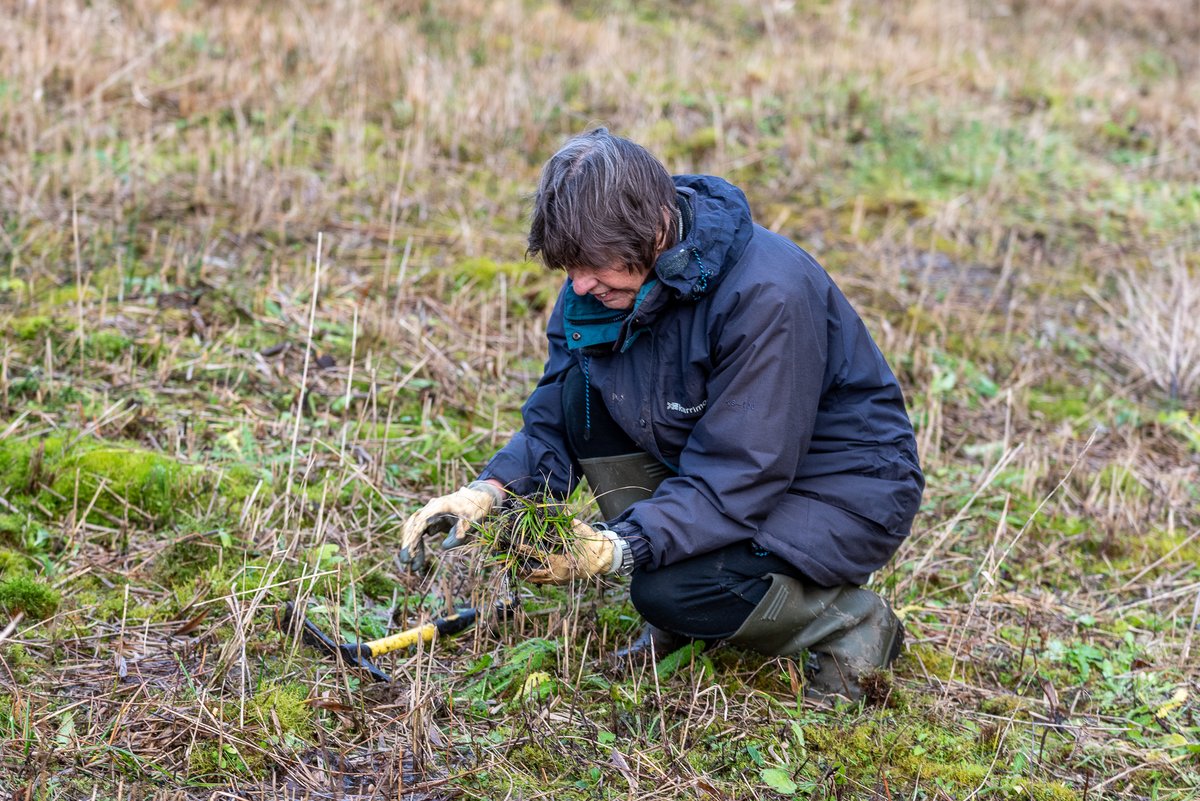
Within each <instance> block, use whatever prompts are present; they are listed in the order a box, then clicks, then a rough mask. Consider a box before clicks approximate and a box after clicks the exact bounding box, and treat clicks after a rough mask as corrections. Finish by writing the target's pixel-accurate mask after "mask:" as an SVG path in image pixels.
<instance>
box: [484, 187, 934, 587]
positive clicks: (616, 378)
mask: <svg viewBox="0 0 1200 801" xmlns="http://www.w3.org/2000/svg"><path fill="white" fill-rule="evenodd" d="M675 183H676V187H677V189H678V194H679V207H680V210H681V212H682V214H683V221H684V226H683V230H684V236H683V237H682V239H681V241H680V242H679V244H678V245H676V246H675V247H674V248H671V249H670V250H668V251H667V252H665V253H663V254H662V256H661V257H660V258H659V259H658V261H657V263H656V264H655V268H654V274H653V275H652V276H651V280H650V281H648V283H647V284H646V286H645V287H643V290H642V293H641V295H640V296H639V298H638V300H637V302H636V305H635V306H634V308H633V310H632V311H624V312H614V311H612V310H609V309H606V308H605V307H604V306H603V305H602V304H600V303H599V302H598V301H596V300H595V299H594V298H592V297H590V296H584V297H582V298H581V297H578V296H576V295H575V294H574V292H573V291H572V289H571V286H570V282H569V281H568V283H567V285H566V286H564V288H563V291H562V293H560V295H559V298H558V302H557V303H556V305H555V308H554V311H553V313H552V315H551V318H550V322H549V325H548V329H547V335H548V338H549V342H550V355H549V359H548V360H547V362H546V369H545V374H544V375H543V377H542V379H541V381H539V382H538V385H537V388H536V389H535V390H534V391H533V393H532V394H531V396H530V397H529V399H528V401H527V402H526V403H525V405H524V406H523V407H522V415H523V417H524V428H523V429H522V431H521V432H519V433H518V434H517V435H516V436H514V437H513V439H512V440H511V441H510V442H509V443H508V445H506V446H505V447H504V448H503V449H502V450H501V451H500V452H499V453H497V454H496V456H495V457H493V458H492V460H491V461H490V462H489V463H488V465H487V467H486V468H485V469H484V471H483V473H482V475H481V478H494V479H497V480H499V481H500V482H502V483H503V484H504V485H505V486H506V487H508V489H509V490H510V491H511V492H514V493H516V494H519V495H531V494H534V493H537V492H544V491H547V490H548V491H549V492H551V493H552V494H554V495H557V496H562V495H565V494H567V493H569V492H570V491H571V490H572V489H573V488H574V486H575V484H576V483H577V482H578V480H579V478H580V477H581V475H582V474H581V471H580V468H579V465H578V463H576V462H574V461H573V460H572V457H571V455H570V453H569V450H568V447H567V445H566V434H565V430H564V420H563V417H564V415H563V398H562V387H563V379H564V377H565V375H566V373H567V371H568V369H570V367H571V366H572V365H574V364H579V365H580V366H581V367H582V368H583V370H584V375H586V376H587V377H588V380H589V382H590V384H591V385H592V386H594V387H596V388H597V389H598V390H599V392H600V395H601V397H602V398H603V399H604V403H605V406H606V407H607V408H608V411H609V413H610V414H611V415H612V417H613V419H614V420H615V421H616V423H617V424H618V425H619V426H620V427H621V428H622V429H624V430H625V432H626V433H628V434H629V436H630V437H631V438H632V439H633V441H634V442H636V443H637V444H638V445H639V446H641V447H642V448H644V449H645V450H646V451H647V452H649V453H650V454H652V455H653V456H655V457H656V458H657V459H659V460H660V461H662V462H663V463H664V464H666V465H668V466H670V467H671V468H672V470H673V473H674V474H673V475H671V476H670V477H668V478H667V479H666V480H665V481H664V482H663V483H662V485H661V486H660V487H659V488H658V490H657V491H656V492H655V493H654V495H653V497H651V498H649V499H647V500H644V501H640V502H638V503H636V504H634V505H633V506H631V507H630V508H629V509H628V510H627V511H626V512H624V513H623V514H622V515H621V516H620V517H618V518H617V519H616V520H614V521H609V523H610V527H611V528H613V529H614V530H616V531H617V532H618V533H620V534H621V535H623V536H627V537H629V538H630V539H631V541H632V542H633V550H634V554H635V558H636V559H637V562H638V564H639V566H640V567H641V568H642V569H647V570H653V569H655V568H657V567H660V566H662V565H668V564H672V563H674V562H679V561H681V560H684V559H687V558H689V557H691V556H695V555H698V554H701V553H705V552H707V551H711V550H714V549H716V548H720V547H722V546H725V545H728V544H731V543H734V542H737V541H740V540H751V541H753V542H754V543H755V544H757V545H758V546H759V547H761V548H765V549H767V550H770V551H772V552H774V553H776V554H777V555H779V556H781V557H782V558H784V559H785V560H787V561H788V562H790V563H791V564H794V565H795V566H796V567H798V568H799V569H800V570H801V571H803V572H804V573H805V574H806V575H807V576H809V577H810V578H811V579H812V580H814V581H815V582H817V583H819V584H824V585H835V584H842V583H856V584H859V583H863V582H864V581H865V580H866V579H867V576H868V575H869V574H870V573H871V572H872V571H874V570H876V569H878V568H880V567H882V566H883V564H884V563H886V562H887V560H888V559H889V558H890V557H891V555H892V554H893V553H894V552H895V550H896V548H897V547H899V544H900V542H901V540H902V539H903V538H904V537H905V536H907V535H908V533H909V530H910V528H911V525H912V520H913V517H914V516H915V514H916V512H917V508H918V506H919V505H920V501H921V492H922V489H923V487H924V479H923V477H922V475H921V470H920V466H919V463H918V461H917V451H916V442H915V438H914V436H913V430H912V425H911V423H910V422H909V419H908V415H907V413H906V411H905V408H904V399H903V397H902V395H901V392H900V387H899V385H898V384H897V382H896V378H895V376H894V375H893V374H892V371H891V369H890V368H889V367H888V365H887V363H886V362H885V360H884V358H883V355H882V354H881V353H880V351H879V349H878V348H877V347H876V345H875V343H874V341H873V340H872V339H871V336H870V334H869V333H868V332H867V329H866V327H865V326H864V325H863V322H862V320H861V319H860V318H859V316H858V314H857V313H855V311H854V310H853V309H852V308H851V307H850V304H849V303H848V302H847V300H846V298H845V297H844V296H843V295H842V293H841V291H840V290H839V289H838V288H837V286H835V285H834V283H833V281H832V279H830V277H829V275H828V274H827V273H826V272H825V271H824V269H822V268H821V266H820V265H819V264H818V263H817V262H816V261H815V260H814V259H813V258H812V257H811V256H810V255H808V254H807V253H805V252H804V251H803V250H801V249H800V248H799V247H797V246H796V245H795V244H793V243H792V242H790V241H789V240H787V239H786V238H784V237H782V236H779V235H777V234H774V233H772V232H770V231H768V230H766V229H765V228H762V227H761V226H758V225H756V224H755V223H754V222H753V221H752V219H751V217H750V209H749V206H748V205H747V203H746V198H745V196H744V195H743V194H742V192H741V191H740V190H739V189H737V188H736V187H734V186H733V185H731V184H729V183H727V182H725V181H723V180H721V179H719V178H713V177H711V176H695V175H685V176H676V178H675Z"/></svg>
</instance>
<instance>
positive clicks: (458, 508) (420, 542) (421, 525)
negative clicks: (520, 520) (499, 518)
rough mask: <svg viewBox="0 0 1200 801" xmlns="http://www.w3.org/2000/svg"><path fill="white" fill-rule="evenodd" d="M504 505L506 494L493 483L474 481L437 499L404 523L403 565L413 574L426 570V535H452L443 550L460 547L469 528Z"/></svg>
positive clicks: (401, 543) (401, 552) (401, 554)
mask: <svg viewBox="0 0 1200 801" xmlns="http://www.w3.org/2000/svg"><path fill="white" fill-rule="evenodd" d="M503 502H504V490H503V489H501V488H500V486H499V485H497V484H493V483H492V482H490V481H472V482H471V483H470V484H468V485H467V486H465V487H463V488H462V489H460V490H458V491H457V492H452V493H450V494H449V495H443V496H441V497H440V498H434V499H433V500H431V501H430V502H429V503H427V504H425V506H424V508H423V509H421V511H419V512H416V513H415V514H413V515H411V516H410V517H409V518H408V520H406V521H404V530H403V532H402V533H401V535H400V563H401V564H409V563H410V562H411V563H412V566H413V569H414V570H420V569H422V568H423V567H424V566H425V543H424V537H425V535H426V534H431V533H441V532H445V531H449V532H450V536H448V537H446V542H445V543H444V545H443V547H453V546H455V545H460V544H461V543H462V541H463V539H464V535H465V533H466V530H467V528H469V527H470V525H471V524H472V523H478V522H480V521H481V520H483V519H484V518H485V517H487V516H488V515H489V514H490V513H491V512H492V510H493V509H495V508H496V507H497V506H500V505H501V504H502V503H503Z"/></svg>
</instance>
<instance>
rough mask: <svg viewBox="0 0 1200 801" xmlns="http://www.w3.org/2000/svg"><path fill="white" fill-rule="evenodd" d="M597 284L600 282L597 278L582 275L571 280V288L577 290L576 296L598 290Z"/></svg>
mask: <svg viewBox="0 0 1200 801" xmlns="http://www.w3.org/2000/svg"><path fill="white" fill-rule="evenodd" d="M597 283H599V282H598V281H596V279H595V278H592V277H590V276H583V275H581V276H579V277H578V278H573V279H571V288H572V289H574V290H575V294H576V295H586V294H588V293H589V292H591V291H592V290H593V289H595V288H596V284H597Z"/></svg>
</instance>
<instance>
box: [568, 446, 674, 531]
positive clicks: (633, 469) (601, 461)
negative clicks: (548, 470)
mask: <svg viewBox="0 0 1200 801" xmlns="http://www.w3.org/2000/svg"><path fill="white" fill-rule="evenodd" d="M579 466H580V467H582V468H583V475H584V476H585V477H587V480H588V485H589V486H590V487H591V488H592V494H593V495H595V496H596V504H597V505H598V506H599V507H600V516H601V517H603V518H604V519H605V520H612V519H613V518H614V517H616V516H617V515H619V514H621V512H624V511H625V510H626V509H628V508H629V507H630V506H632V505H633V504H635V503H637V502H638V501H644V500H646V499H647V498H649V497H650V496H651V495H653V494H654V490H656V489H658V485H659V484H661V483H662V482H663V479H665V478H666V477H667V476H668V475H670V473H671V471H670V469H668V468H667V466H666V465H665V464H663V463H662V462H660V461H658V460H657V459H655V458H654V457H653V456H651V455H650V454H648V453H646V452H644V451H642V452H639V453H625V454H622V455H620V456H598V457H595V458H592V459H580V460H579Z"/></svg>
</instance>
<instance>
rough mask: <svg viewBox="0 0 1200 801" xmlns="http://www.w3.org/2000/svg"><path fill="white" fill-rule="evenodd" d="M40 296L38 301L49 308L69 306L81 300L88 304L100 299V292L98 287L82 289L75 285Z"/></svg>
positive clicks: (59, 288) (57, 288)
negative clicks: (90, 301)
mask: <svg viewBox="0 0 1200 801" xmlns="http://www.w3.org/2000/svg"><path fill="white" fill-rule="evenodd" d="M39 294H40V297H39V298H38V299H39V300H40V301H41V302H42V303H44V304H45V305H47V306H65V305H67V304H73V303H79V301H81V300H82V301H84V302H87V301H89V300H99V299H100V290H98V289H96V287H94V286H86V287H80V286H77V285H75V284H70V285H68V286H62V287H55V288H54V289H51V290H49V291H47V292H44V293H39Z"/></svg>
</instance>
